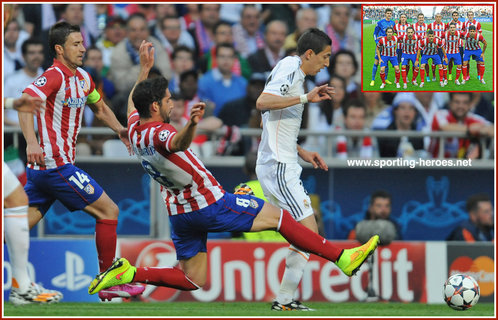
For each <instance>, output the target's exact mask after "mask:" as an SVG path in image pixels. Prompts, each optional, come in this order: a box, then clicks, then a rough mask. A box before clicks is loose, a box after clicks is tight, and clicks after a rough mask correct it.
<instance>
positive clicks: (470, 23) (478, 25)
mask: <svg viewBox="0 0 498 320" xmlns="http://www.w3.org/2000/svg"><path fill="white" fill-rule="evenodd" d="M470 26H475V27H476V32H477V33H479V34H482V28H481V23H480V22H479V21H477V20H476V19H474V12H472V11H469V12H467V21H465V24H464V27H465V30H464V31H465V32H469V28H470ZM464 54H465V53H464ZM476 68H477V79H480V76H479V74H480V72H479V64H476ZM467 70H468V69H467ZM469 73H470V72H469ZM465 80H466V81H468V80H469V79H465Z"/></svg>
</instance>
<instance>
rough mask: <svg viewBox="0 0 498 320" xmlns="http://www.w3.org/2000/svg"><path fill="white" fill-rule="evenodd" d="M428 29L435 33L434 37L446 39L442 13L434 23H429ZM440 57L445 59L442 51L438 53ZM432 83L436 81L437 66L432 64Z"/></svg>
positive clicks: (438, 14) (437, 14)
mask: <svg viewBox="0 0 498 320" xmlns="http://www.w3.org/2000/svg"><path fill="white" fill-rule="evenodd" d="M427 28H428V29H431V30H432V31H434V36H435V37H436V38H440V39H443V37H444V29H445V28H446V26H445V24H444V22H443V16H442V15H441V13H436V20H435V21H434V22H432V23H429V26H428V27H427ZM438 54H439V56H441V59H443V56H442V52H441V50H439V51H438ZM432 81H436V66H435V65H434V64H432Z"/></svg>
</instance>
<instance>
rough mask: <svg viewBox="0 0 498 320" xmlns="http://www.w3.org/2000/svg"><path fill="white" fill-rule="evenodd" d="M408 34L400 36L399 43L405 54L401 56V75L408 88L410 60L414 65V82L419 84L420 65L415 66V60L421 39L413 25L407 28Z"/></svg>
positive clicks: (404, 85)
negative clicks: (407, 76)
mask: <svg viewBox="0 0 498 320" xmlns="http://www.w3.org/2000/svg"><path fill="white" fill-rule="evenodd" d="M406 32H407V34H406V35H404V36H402V37H398V44H401V45H402V46H403V56H402V58H401V76H402V77H403V89H407V88H408V85H407V81H406V75H407V74H408V70H407V69H408V67H409V66H410V61H411V62H412V65H413V77H412V83H413V85H415V86H417V85H418V84H417V75H418V71H419V67H417V66H415V62H416V61H417V50H418V41H419V40H421V39H420V38H419V37H418V36H417V35H416V34H415V30H413V27H408V28H407V31H406Z"/></svg>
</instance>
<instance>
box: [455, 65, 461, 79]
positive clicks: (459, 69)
mask: <svg viewBox="0 0 498 320" xmlns="http://www.w3.org/2000/svg"><path fill="white" fill-rule="evenodd" d="M460 73H462V68H459V67H457V68H456V76H455V80H458V79H460Z"/></svg>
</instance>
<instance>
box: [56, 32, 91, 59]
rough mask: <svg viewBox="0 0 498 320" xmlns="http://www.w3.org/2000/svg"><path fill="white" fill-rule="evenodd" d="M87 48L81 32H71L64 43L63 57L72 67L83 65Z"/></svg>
mask: <svg viewBox="0 0 498 320" xmlns="http://www.w3.org/2000/svg"><path fill="white" fill-rule="evenodd" d="M85 52H86V49H85V46H84V45H83V36H82V35H81V33H80V32H71V33H70V34H69V36H68V37H67V39H66V43H64V47H63V52H62V58H63V59H64V60H65V62H66V63H68V64H69V66H70V67H74V68H76V67H81V66H82V65H83V57H84V55H85Z"/></svg>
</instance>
